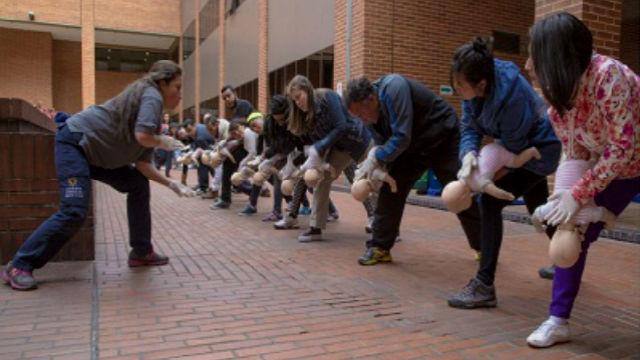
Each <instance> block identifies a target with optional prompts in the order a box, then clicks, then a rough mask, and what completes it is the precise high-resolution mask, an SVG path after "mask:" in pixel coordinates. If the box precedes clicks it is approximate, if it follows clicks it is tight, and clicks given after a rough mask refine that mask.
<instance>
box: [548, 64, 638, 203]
mask: <svg viewBox="0 0 640 360" xmlns="http://www.w3.org/2000/svg"><path fill="white" fill-rule="evenodd" d="M548 111H549V119H550V120H551V123H552V125H553V128H554V130H555V132H556V135H557V136H558V137H559V138H560V141H562V145H563V148H564V153H565V155H566V156H567V158H571V159H583V160H592V161H595V165H594V166H593V167H592V168H591V169H590V170H588V171H587V172H586V173H585V174H584V176H583V177H582V178H581V179H580V180H579V181H578V182H577V183H576V184H575V185H574V186H573V189H572V194H573V197H574V198H575V199H576V200H577V201H578V202H579V203H581V204H583V205H584V204H585V203H586V202H587V201H588V200H589V199H591V198H593V197H594V196H595V195H596V194H598V193H599V192H601V191H602V190H604V189H605V188H606V187H607V186H608V185H609V183H610V182H611V181H612V180H614V179H628V178H634V177H637V176H640V78H639V77H638V75H637V74H635V73H634V72H633V71H632V70H631V69H629V68H628V67H627V66H626V65H624V64H622V63H621V62H619V61H617V60H614V59H612V58H610V57H607V56H603V55H599V54H594V55H593V57H592V58H591V64H590V65H589V67H588V68H587V70H586V71H585V73H584V74H583V75H582V79H581V80H580V85H579V87H578V90H577V94H576V98H575V102H574V107H573V108H572V109H571V110H570V111H567V112H565V113H564V115H563V116H560V115H559V114H558V112H557V111H556V110H555V109H554V108H553V107H550V108H549V110H548ZM571 122H573V125H572V124H571ZM572 127H573V131H572V130H571V128H572ZM570 145H572V146H570ZM639 190H640V189H639Z"/></svg>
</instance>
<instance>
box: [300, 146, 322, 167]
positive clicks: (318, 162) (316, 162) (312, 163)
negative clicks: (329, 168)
mask: <svg viewBox="0 0 640 360" xmlns="http://www.w3.org/2000/svg"><path fill="white" fill-rule="evenodd" d="M320 166H322V158H321V157H320V154H318V150H316V147H315V146H313V145H311V146H310V147H309V156H307V161H305V162H304V164H302V166H300V170H301V171H303V172H304V171H307V170H309V169H317V168H320Z"/></svg>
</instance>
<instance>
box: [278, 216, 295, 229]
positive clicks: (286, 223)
mask: <svg viewBox="0 0 640 360" xmlns="http://www.w3.org/2000/svg"><path fill="white" fill-rule="evenodd" d="M273 227H274V228H276V229H278V230H287V229H297V228H298V227H299V226H298V219H297V218H294V217H291V216H289V215H287V216H285V217H283V218H282V220H278V221H276V222H275V223H273Z"/></svg>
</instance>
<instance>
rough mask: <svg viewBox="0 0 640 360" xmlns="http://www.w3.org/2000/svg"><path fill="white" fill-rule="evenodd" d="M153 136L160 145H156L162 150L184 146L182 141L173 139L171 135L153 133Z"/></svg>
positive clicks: (171, 149) (172, 149)
mask: <svg viewBox="0 0 640 360" xmlns="http://www.w3.org/2000/svg"><path fill="white" fill-rule="evenodd" d="M153 137H154V138H155V139H156V140H158V141H159V142H160V145H158V146H157V147H158V148H160V149H162V150H167V151H174V150H178V149H182V148H183V147H184V144H183V143H182V141H180V140H177V139H174V138H173V137H171V136H167V135H154V136H153Z"/></svg>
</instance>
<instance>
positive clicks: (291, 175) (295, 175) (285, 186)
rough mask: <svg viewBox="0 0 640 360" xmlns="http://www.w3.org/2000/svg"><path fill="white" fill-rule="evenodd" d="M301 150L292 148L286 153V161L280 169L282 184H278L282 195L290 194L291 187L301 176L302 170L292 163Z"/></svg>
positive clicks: (291, 192)
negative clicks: (292, 149)
mask: <svg viewBox="0 0 640 360" xmlns="http://www.w3.org/2000/svg"><path fill="white" fill-rule="evenodd" d="M300 154H301V152H300V151H299V150H294V151H292V152H291V153H289V155H287V163H286V164H285V165H284V167H283V168H282V169H281V170H280V179H282V184H281V185H280V190H281V191H282V194H283V195H286V196H291V194H293V188H294V186H295V184H296V182H298V180H300V178H301V177H302V172H301V171H300V169H299V168H298V167H297V166H296V165H295V164H294V160H295V159H296V158H298V156H300Z"/></svg>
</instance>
